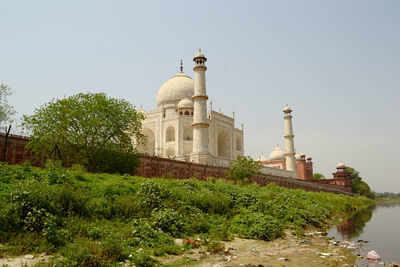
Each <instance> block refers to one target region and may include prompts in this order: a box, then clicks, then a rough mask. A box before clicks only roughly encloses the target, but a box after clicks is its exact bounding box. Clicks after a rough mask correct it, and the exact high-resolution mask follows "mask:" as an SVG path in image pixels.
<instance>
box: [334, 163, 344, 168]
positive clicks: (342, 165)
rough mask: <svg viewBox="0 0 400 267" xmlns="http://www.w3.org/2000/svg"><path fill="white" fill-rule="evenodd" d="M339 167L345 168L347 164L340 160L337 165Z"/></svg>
mask: <svg viewBox="0 0 400 267" xmlns="http://www.w3.org/2000/svg"><path fill="white" fill-rule="evenodd" d="M336 168H337V169H344V168H346V166H345V165H344V163H343V162H339V163H338V165H337V166H336Z"/></svg>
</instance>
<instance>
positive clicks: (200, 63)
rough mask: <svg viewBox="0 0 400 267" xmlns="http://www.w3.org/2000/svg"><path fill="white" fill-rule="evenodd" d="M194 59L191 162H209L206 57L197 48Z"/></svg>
mask: <svg viewBox="0 0 400 267" xmlns="http://www.w3.org/2000/svg"><path fill="white" fill-rule="evenodd" d="M193 61H194V67H193V70H194V96H193V97H192V99H193V124H192V126H193V152H192V155H191V160H192V162H195V163H200V164H210V163H211V162H210V160H211V157H210V154H209V150H208V127H209V123H208V118H207V99H208V96H207V93H206V70H207V67H206V65H205V63H206V61H207V58H206V57H205V56H204V54H203V53H202V52H201V50H200V49H199V52H198V53H197V54H196V56H195V57H194V58H193Z"/></svg>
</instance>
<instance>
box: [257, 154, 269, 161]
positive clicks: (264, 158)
mask: <svg viewBox="0 0 400 267" xmlns="http://www.w3.org/2000/svg"><path fill="white" fill-rule="evenodd" d="M266 160H267V158H266V157H264V155H260V157H258V161H266Z"/></svg>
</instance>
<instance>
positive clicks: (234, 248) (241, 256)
mask: <svg viewBox="0 0 400 267" xmlns="http://www.w3.org/2000/svg"><path fill="white" fill-rule="evenodd" d="M224 244H225V250H224V251H223V252H221V253H217V254H210V253H207V252H206V251H205V250H203V249H202V248H200V249H197V250H193V251H191V254H185V255H181V256H168V257H163V258H161V259H159V260H160V261H161V262H163V263H166V264H171V265H173V266H189V265H190V266H199V267H223V266H224V267H225V266H226V267H234V266H244V267H257V266H259V267H261V266H264V267H267V266H271V267H272V266H287V267H290V266H307V267H313V266H354V263H355V262H356V256H355V255H354V254H353V253H352V251H351V250H350V249H348V248H343V247H341V246H337V245H335V244H332V242H329V241H328V240H327V239H326V238H325V237H323V236H320V235H317V236H308V237H307V238H306V239H302V240H300V239H297V238H296V237H294V236H292V235H290V234H288V235H287V236H286V237H285V238H281V239H277V240H274V241H271V242H266V241H260V240H250V239H240V238H235V239H234V240H233V241H231V242H224ZM185 262H186V263H185Z"/></svg>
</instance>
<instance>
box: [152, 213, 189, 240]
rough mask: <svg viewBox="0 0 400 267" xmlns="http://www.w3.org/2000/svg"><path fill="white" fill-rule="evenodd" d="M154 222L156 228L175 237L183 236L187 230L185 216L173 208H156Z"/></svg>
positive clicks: (153, 215) (153, 214) (153, 216)
mask: <svg viewBox="0 0 400 267" xmlns="http://www.w3.org/2000/svg"><path fill="white" fill-rule="evenodd" d="M152 220H153V224H154V226H155V227H156V228H159V229H161V230H162V231H164V232H166V233H169V234H171V235H172V236H173V237H181V236H182V234H183V233H184V232H185V230H186V229H185V228H187V227H186V225H185V223H184V220H185V218H184V217H183V216H182V215H181V214H179V213H178V212H176V211H174V210H172V209H162V210H155V211H154V212H153V213H152Z"/></svg>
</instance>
